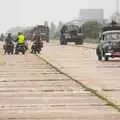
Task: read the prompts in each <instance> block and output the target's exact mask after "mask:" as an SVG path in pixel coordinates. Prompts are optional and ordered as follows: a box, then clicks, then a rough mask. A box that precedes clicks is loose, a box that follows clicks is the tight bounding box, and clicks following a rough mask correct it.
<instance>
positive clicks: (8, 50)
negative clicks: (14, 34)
mask: <svg viewBox="0 0 120 120" xmlns="http://www.w3.org/2000/svg"><path fill="white" fill-rule="evenodd" d="M3 49H4V54H6V53H7V54H8V55H10V54H11V55H12V54H13V52H14V44H13V43H6V44H5V45H3Z"/></svg>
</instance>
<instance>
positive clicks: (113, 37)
mask: <svg viewBox="0 0 120 120" xmlns="http://www.w3.org/2000/svg"><path fill="white" fill-rule="evenodd" d="M118 39H120V33H107V34H105V35H104V40H105V41H108V40H118Z"/></svg>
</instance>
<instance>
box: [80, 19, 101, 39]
mask: <svg viewBox="0 0 120 120" xmlns="http://www.w3.org/2000/svg"><path fill="white" fill-rule="evenodd" d="M82 27H83V32H84V35H85V37H90V38H98V37H99V32H100V30H101V28H102V24H100V23H98V22H96V21H89V22H85V23H84V24H83V26H82Z"/></svg>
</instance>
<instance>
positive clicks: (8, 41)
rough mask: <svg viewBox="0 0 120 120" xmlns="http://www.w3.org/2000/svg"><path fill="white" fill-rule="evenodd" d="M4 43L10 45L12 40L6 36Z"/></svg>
mask: <svg viewBox="0 0 120 120" xmlns="http://www.w3.org/2000/svg"><path fill="white" fill-rule="evenodd" d="M5 42H6V44H7V43H12V42H13V38H12V37H11V36H8V37H7V38H6V39H5Z"/></svg>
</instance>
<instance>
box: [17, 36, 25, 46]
mask: <svg viewBox="0 0 120 120" xmlns="http://www.w3.org/2000/svg"><path fill="white" fill-rule="evenodd" d="M18 43H19V44H24V43H25V36H24V35H19V36H18Z"/></svg>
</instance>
